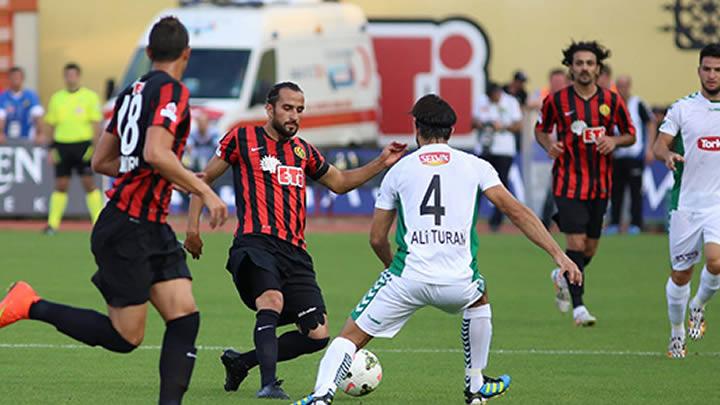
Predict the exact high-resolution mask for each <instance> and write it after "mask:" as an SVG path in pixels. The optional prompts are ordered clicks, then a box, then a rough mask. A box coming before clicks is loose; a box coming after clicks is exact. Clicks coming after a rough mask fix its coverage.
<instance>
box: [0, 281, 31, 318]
mask: <svg viewBox="0 0 720 405" xmlns="http://www.w3.org/2000/svg"><path fill="white" fill-rule="evenodd" d="M38 301H40V297H39V296H38V295H37V294H36V293H35V290H33V288H32V287H30V284H28V283H26V282H24V281H18V282H17V283H15V284H13V285H11V286H10V288H9V289H8V293H7V295H5V298H3V300H2V301H0V328H4V327H6V326H8V325H10V324H13V323H15V322H17V321H19V320H22V319H28V318H29V317H30V306H31V305H32V304H34V303H36V302H38Z"/></svg>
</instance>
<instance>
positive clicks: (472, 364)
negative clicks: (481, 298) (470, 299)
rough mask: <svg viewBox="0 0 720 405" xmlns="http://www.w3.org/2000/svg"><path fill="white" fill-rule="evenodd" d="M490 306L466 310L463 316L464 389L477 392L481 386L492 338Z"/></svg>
mask: <svg viewBox="0 0 720 405" xmlns="http://www.w3.org/2000/svg"><path fill="white" fill-rule="evenodd" d="M491 317H492V311H491V310H490V304H485V305H482V306H479V307H477V308H468V309H466V310H465V313H464V314H463V321H462V341H463V352H464V353H465V388H466V389H469V390H470V392H473V393H474V392H478V391H480V388H481V387H482V385H483V374H482V371H483V370H484V369H485V368H486V367H487V363H488V355H489V354H490V340H491V338H492V323H491V322H490V318H491Z"/></svg>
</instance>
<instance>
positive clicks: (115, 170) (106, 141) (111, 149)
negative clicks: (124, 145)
mask: <svg viewBox="0 0 720 405" xmlns="http://www.w3.org/2000/svg"><path fill="white" fill-rule="evenodd" d="M90 164H91V166H92V169H93V171H94V172H95V173H100V174H104V175H106V176H110V177H117V176H118V174H119V173H120V138H118V137H117V136H116V135H113V134H111V133H109V132H105V133H103V134H102V135H101V136H100V140H98V143H97V146H96V147H95V152H94V153H93V156H92V161H91V162H90Z"/></svg>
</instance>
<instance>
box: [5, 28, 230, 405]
mask: <svg viewBox="0 0 720 405" xmlns="http://www.w3.org/2000/svg"><path fill="white" fill-rule="evenodd" d="M147 55H148V57H149V58H150V60H151V61H152V62H153V64H152V70H151V71H150V72H149V73H147V74H146V75H144V76H142V77H141V78H139V79H137V80H136V81H135V82H134V83H133V84H132V85H130V86H129V87H128V88H126V89H125V90H123V91H122V92H121V93H120V94H119V95H118V99H117V102H116V104H115V110H114V112H113V117H112V119H111V121H110V123H109V125H108V127H107V130H106V131H105V133H104V134H103V135H102V137H101V138H100V141H99V144H98V147H97V150H96V152H95V154H94V155H93V159H92V168H93V170H95V171H96V172H98V173H102V174H105V175H108V176H112V177H117V180H116V181H115V183H114V184H113V187H112V189H111V190H110V191H109V192H108V197H109V199H110V200H109V202H108V203H107V205H106V206H105V208H104V209H103V211H102V213H101V214H100V217H99V219H98V221H97V222H96V223H95V226H94V227H93V232H92V238H91V246H92V252H93V255H94V256H95V262H96V263H97V266H98V271H97V272H96V273H95V275H94V276H93V278H92V281H93V283H95V285H96V286H97V288H98V289H99V290H100V292H101V293H102V295H103V297H104V298H105V301H106V303H107V306H108V316H105V315H103V314H101V313H98V312H96V311H92V310H89V309H80V308H74V307H69V306H66V305H62V304H58V303H54V302H50V301H46V300H43V299H41V298H40V297H38V296H37V294H35V292H34V291H33V289H32V288H31V287H30V286H29V285H28V284H27V283H24V282H19V283H16V284H15V285H14V286H13V287H12V288H11V290H10V291H9V292H8V295H7V296H6V297H5V299H4V300H3V301H2V302H0V327H3V326H6V325H9V324H10V323H13V322H15V321H18V320H21V319H28V318H29V319H36V320H40V321H43V322H47V323H49V324H52V325H53V326H55V327H56V328H57V330H58V331H60V332H62V333H64V334H66V335H67V336H70V337H72V338H74V339H76V340H78V341H80V342H83V343H85V344H88V345H90V346H101V347H103V348H105V349H108V350H110V351H114V352H118V353H129V352H131V351H133V350H134V349H135V348H136V347H137V346H138V345H139V344H140V342H142V340H143V336H144V333H145V320H146V318H147V306H148V305H147V302H148V301H150V302H151V303H152V304H153V306H154V307H155V308H156V309H157V311H158V312H159V313H160V315H161V316H162V317H163V319H164V320H165V323H166V329H165V336H164V339H163V345H162V351H161V354H160V400H159V403H160V404H164V405H177V404H180V403H181V401H182V397H183V395H184V393H185V391H186V390H187V387H188V385H189V383H190V377H191V375H192V370H193V366H194V363H195V353H196V349H195V338H196V336H197V333H198V328H199V324H200V317H199V314H198V310H197V307H196V306H195V300H194V298H193V295H192V291H191V275H190V271H189V269H188V267H187V264H186V263H185V253H184V251H183V249H182V246H181V245H180V243H179V242H178V240H177V239H176V238H175V233H174V232H173V230H172V229H171V228H170V226H169V225H168V224H167V223H165V218H166V216H167V211H168V204H169V200H170V193H171V191H172V187H173V184H176V185H178V186H179V187H182V188H183V189H185V190H188V191H190V192H192V193H194V194H196V195H198V196H200V198H201V199H202V204H204V205H206V206H207V207H208V209H209V210H210V212H211V216H212V220H211V225H213V226H214V225H215V224H217V223H221V222H223V221H224V220H225V219H226V218H227V207H226V206H225V204H224V203H223V202H222V200H220V198H219V197H218V196H217V195H216V194H215V193H214V192H213V191H212V190H211V189H210V187H209V186H208V185H207V184H206V183H205V182H203V181H202V180H200V179H199V178H197V177H196V176H195V175H194V174H193V173H191V172H189V171H188V170H186V169H185V168H183V166H182V164H181V163H180V160H179V157H180V156H181V155H182V151H183V148H184V147H185V141H186V140H187V135H188V131H189V129H190V113H189V110H188V97H189V95H188V90H187V88H186V87H185V86H184V85H183V84H182V83H180V81H179V80H180V78H181V77H182V75H183V72H184V71H185V68H186V66H187V63H188V59H189V57H190V48H189V47H188V33H187V30H186V29H185V27H184V26H183V25H182V23H180V21H179V20H177V19H176V18H174V17H165V18H163V19H161V20H160V21H159V22H157V23H156V24H155V25H154V26H153V28H152V30H151V32H150V39H149V45H148V47H147ZM113 402H116V401H113Z"/></svg>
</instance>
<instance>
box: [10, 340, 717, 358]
mask: <svg viewBox="0 0 720 405" xmlns="http://www.w3.org/2000/svg"><path fill="white" fill-rule="evenodd" d="M227 348H228V346H198V350H207V351H222V350H225V349H227ZM0 349H9V350H12V349H65V350H85V349H92V347H90V346H86V345H76V344H66V345H62V344H51V343H0ZM138 349H139V350H160V346H157V345H143V346H140V347H139V348H138ZM373 351H374V352H377V353H400V354H402V353H410V354H422V353H430V354H432V353H437V354H442V353H462V350H460V349H423V348H419V349H409V348H408V349H380V348H375V349H373ZM490 353H492V354H500V355H502V354H507V355H521V356H523V355H545V356H620V357H631V356H634V357H664V356H665V352H643V351H630V350H552V349H495V350H491V351H490ZM689 355H697V356H703V357H720V352H697V353H692V354H689Z"/></svg>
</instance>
